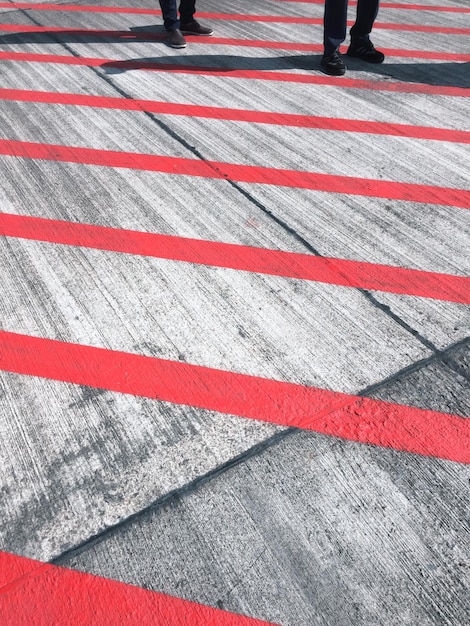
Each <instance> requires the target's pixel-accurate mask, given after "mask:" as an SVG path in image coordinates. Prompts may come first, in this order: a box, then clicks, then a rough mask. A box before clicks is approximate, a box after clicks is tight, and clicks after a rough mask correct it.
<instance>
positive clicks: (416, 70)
mask: <svg viewBox="0 0 470 626" xmlns="http://www.w3.org/2000/svg"><path fill="white" fill-rule="evenodd" d="M165 36H166V33H165V31H164V29H163V27H162V26H161V25H155V26H137V27H132V28H131V29H130V30H124V31H97V32H96V33H93V31H90V30H80V29H77V30H71V31H65V32H60V31H59V32H54V31H53V30H51V31H50V32H43V31H38V32H25V33H8V34H5V35H0V45H1V44H26V43H35V44H41V43H44V44H47V43H51V40H53V41H55V42H57V43H77V42H80V41H81V40H82V39H86V40H87V41H88V42H90V43H104V42H106V41H107V42H110V41H112V42H125V41H140V42H145V41H148V42H163V40H164V38H165ZM188 43H189V46H190V45H191V39H190V38H188ZM320 58H321V56H320V55H312V54H303V55H287V56H286V55H284V56H272V57H258V58H256V57H246V56H237V55H220V54H219V55H218V54H194V55H188V54H187V52H186V51H185V52H182V53H180V54H178V55H174V56H168V55H165V56H161V57H145V58H140V59H132V60H128V61H109V62H107V63H103V65H102V67H103V68H105V69H106V70H107V71H109V72H113V73H116V72H124V71H127V70H135V69H139V67H140V68H141V69H150V68H151V66H152V65H156V66H161V65H163V64H168V65H170V66H171V68H173V67H175V66H177V65H183V66H184V67H185V69H188V67H194V70H195V71H197V70H198V69H204V70H205V71H210V70H213V71H214V72H221V71H222V72H232V71H237V70H242V71H243V70H261V71H263V70H266V71H269V70H271V71H282V70H292V69H298V70H305V71H312V70H313V71H320ZM344 60H345V63H346V65H347V67H348V73H347V76H351V74H352V73H354V72H359V71H360V72H368V73H374V74H377V75H379V76H384V77H387V78H392V79H394V80H397V81H400V82H411V83H421V84H427V85H435V86H444V87H461V88H469V87H470V63H457V62H445V63H441V62H435V63H420V62H417V63H391V62H390V61H389V60H387V59H386V60H385V63H384V64H383V65H371V64H368V63H364V62H361V61H360V60H358V59H351V58H349V57H347V56H344ZM169 69H170V68H169Z"/></svg>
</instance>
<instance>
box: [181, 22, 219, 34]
mask: <svg viewBox="0 0 470 626" xmlns="http://www.w3.org/2000/svg"><path fill="white" fill-rule="evenodd" d="M180 28H181V32H182V33H183V34H185V35H205V36H206V37H210V36H211V35H213V34H214V31H213V30H212V28H209V26H203V25H202V24H199V22H197V21H196V20H193V21H192V22H189V23H188V24H181V26H180Z"/></svg>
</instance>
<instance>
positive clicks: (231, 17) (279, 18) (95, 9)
mask: <svg viewBox="0 0 470 626" xmlns="http://www.w3.org/2000/svg"><path fill="white" fill-rule="evenodd" d="M0 8H9V9H15V8H17V9H23V10H25V9H30V10H34V11H76V12H87V13H126V14H129V13H130V14H135V15H137V14H138V15H161V11H159V10H158V9H141V8H132V7H107V6H94V5H85V4H68V5H67V4H48V3H38V4H34V3H33V4H32V3H28V2H0ZM198 17H200V18H201V19H211V20H223V21H242V22H266V23H280V24H316V25H323V18H322V17H298V16H290V15H246V14H240V13H207V12H203V11H198ZM353 23H354V21H349V22H348V24H349V25H352V24H353ZM374 28H375V29H379V28H381V29H385V30H405V31H413V32H423V33H445V34H449V35H450V34H452V35H468V34H470V28H455V27H450V26H449V27H448V26H428V25H426V24H393V23H381V22H375V24H374Z"/></svg>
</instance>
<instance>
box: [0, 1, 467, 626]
mask: <svg viewBox="0 0 470 626" xmlns="http://www.w3.org/2000/svg"><path fill="white" fill-rule="evenodd" d="M83 4H87V5H88V4H90V3H89V1H87V2H83ZM101 4H102V5H103V6H104V4H110V3H96V6H97V8H99V7H100V6H101ZM112 4H113V5H114V6H116V7H117V6H122V7H127V6H129V3H128V2H127V1H126V0H117V2H114V1H113V3H112ZM426 4H433V5H435V6H436V7H437V6H440V5H443V4H444V5H447V6H457V7H458V6H461V4H459V3H456V2H449V1H448V0H428V1H427V2H426ZM132 6H133V8H137V7H149V6H152V8H158V4H155V3H154V4H151V5H150V4H149V3H148V2H147V1H146V0H137V2H135V3H133V5H132ZM198 7H199V10H200V12H206V13H211V12H212V13H244V12H246V13H248V14H252V15H253V14H256V15H289V16H297V17H299V18H300V17H316V18H317V19H318V18H321V15H322V12H323V8H322V6H321V4H317V3H306V2H298V3H295V2H274V1H273V0H260V2H257V3H256V4H253V3H252V2H247V1H245V0H239V1H238V2H237V3H235V4H233V3H227V2H220V1H219V0H217V1H216V0H198ZM1 12H2V20H1V21H2V23H3V24H18V28H15V30H16V31H17V32H16V33H15V32H11V31H7V30H3V31H2V30H0V46H1V47H2V51H6V52H8V53H10V52H26V53H29V54H33V55H43V54H51V55H60V56H62V57H64V59H63V60H72V58H74V57H95V58H98V59H102V62H101V63H99V64H98V65H97V66H96V67H93V68H90V67H85V66H79V65H71V64H66V63H62V64H61V63H42V62H40V61H41V59H40V57H34V62H33V61H32V60H31V61H30V62H27V61H26V60H25V59H24V60H19V59H17V60H5V59H2V60H1V72H2V73H1V77H2V85H1V87H2V88H3V89H5V88H6V89H8V88H9V89H21V90H26V89H29V90H37V91H42V92H48V91H50V92H56V93H57V92H58V93H61V92H65V93H71V94H90V95H98V96H105V97H113V98H121V99H134V100H155V101H162V102H168V103H176V104H178V103H180V104H197V105H201V106H205V107H220V108H227V107H229V108H238V109H247V110H253V111H274V112H280V113H290V114H294V115H316V116H329V117H333V118H338V119H341V118H346V119H356V120H365V121H367V120H371V121H378V122H387V123H395V124H411V125H422V126H427V127H436V128H447V129H454V130H459V131H460V130H469V129H470V127H469V123H468V120H469V119H470V117H469V114H468V98H467V97H463V96H464V94H463V93H461V92H459V93H461V95H460V97H457V96H450V95H439V94H437V93H432V91H433V89H432V88H433V87H435V86H443V87H459V88H468V87H469V86H470V83H469V75H468V63H465V62H455V61H453V60H449V59H447V60H446V59H445V55H446V54H448V53H452V54H462V55H464V54H468V44H467V39H468V37H465V36H462V35H455V34H452V33H451V32H448V33H445V32H427V33H424V32H418V31H417V30H416V32H412V31H409V30H408V31H405V30H400V29H399V26H398V27H397V29H387V28H377V29H376V30H375V31H374V42H375V43H376V44H377V46H378V47H381V46H383V47H384V48H394V49H402V50H410V51H411V52H410V53H409V54H408V55H407V53H406V52H403V53H402V52H399V53H396V54H393V55H389V57H388V58H387V61H386V63H385V64H384V65H382V66H380V67H370V66H368V67H365V66H364V65H363V64H361V63H358V62H354V61H352V60H351V62H348V64H349V66H350V67H349V71H348V77H350V78H355V79H356V78H359V79H364V80H369V81H370V80H372V81H377V82H378V83H379V86H381V87H385V86H386V85H388V84H389V83H390V82H392V81H399V82H409V83H410V84H413V85H416V84H421V85H423V89H424V91H429V93H424V94H420V93H405V92H400V91H397V92H385V91H380V90H379V91H377V90H368V89H364V88H355V89H353V88H351V87H350V86H348V87H345V83H344V82H343V84H341V81H340V80H338V81H337V83H336V84H331V85H321V84H302V83H296V84H294V83H287V82H282V81H265V80H252V79H249V78H233V77H232V76H231V70H234V69H251V70H260V71H265V70H276V71H280V72H281V71H282V72H288V73H290V74H295V75H298V76H306V77H308V76H313V75H319V74H318V63H319V59H320V53H319V52H318V51H315V50H312V51H308V52H307V51H305V50H302V49H295V48H294V49H287V50H284V49H282V48H278V49H276V48H263V47H262V46H261V44H260V43H259V42H260V41H261V42H262V41H263V40H266V41H269V40H272V41H277V42H282V41H285V42H291V43H298V44H305V43H307V44H311V43H313V44H319V43H321V39H322V33H321V25H320V24H316V25H310V24H295V23H291V24H286V23H282V22H270V23H268V22H261V21H249V20H235V19H232V20H224V19H215V18H214V19H211V18H204V21H207V22H208V23H211V25H212V26H213V27H214V28H215V31H216V32H215V36H214V38H213V39H212V40H211V42H207V41H204V40H199V41H198V40H196V41H190V42H189V44H188V47H187V48H186V49H185V50H183V51H178V52H176V51H175V50H171V49H169V48H168V47H166V46H165V45H164V43H162V42H158V41H154V40H150V38H147V40H145V38H143V39H142V38H137V37H134V38H129V37H126V36H121V35H116V34H110V36H109V37H105V38H103V37H101V36H98V35H94V36H92V37H87V36H85V34H84V33H81V34H80V33H75V34H74V33H55V34H50V35H45V34H44V33H42V34H38V33H37V32H36V33H34V32H27V31H28V29H27V28H26V27H28V26H34V27H38V26H41V25H44V26H52V27H54V26H57V27H63V28H75V29H77V30H80V29H102V30H109V31H122V30H124V31H125V30H126V29H129V33H134V34H136V33H139V36H142V31H141V30H139V29H142V28H150V29H152V31H153V32H159V33H162V26H161V23H162V21H161V18H160V17H159V16H153V15H139V14H137V13H135V14H124V13H100V12H99V11H97V12H93V13H92V12H84V11H83V12H80V11H77V12H69V11H54V10H48V11H43V10H34V9H28V10H12V9H1ZM353 13H354V11H351V16H352V15H353ZM379 22H383V23H387V22H388V23H394V24H397V25H400V24H415V25H418V26H419V25H420V24H423V23H426V24H427V25H434V26H440V27H444V28H446V27H450V28H452V27H453V28H457V27H460V28H462V27H465V25H466V24H468V22H469V16H468V14H458V13H451V12H449V13H446V12H442V11H436V12H435V13H433V12H429V11H412V10H406V9H402V10H398V9H392V8H383V9H382V10H381V13H380V18H379ZM22 25H23V31H22ZM469 26H470V25H469ZM218 37H219V38H222V37H224V38H231V39H232V40H233V39H236V38H240V39H245V40H246V39H251V40H256V41H254V42H253V45H251V46H249V47H247V46H237V45H236V41H235V42H233V43H232V45H228V44H227V43H222V42H220V41H219V42H217V39H216V38H218ZM412 50H418V51H420V50H423V51H429V52H431V53H433V54H434V58H430V59H419V58H415V56H416V53H413V52H412ZM438 53H442V55H441V58H439V55H438ZM403 54H404V55H407V56H403ZM139 59H140V60H142V59H143V60H154V61H162V62H167V63H175V64H178V63H179V64H183V65H189V64H193V65H194V64H197V65H204V66H206V67H208V66H212V67H224V68H226V70H227V71H226V74H225V75H224V76H218V75H209V74H204V75H202V74H197V73H193V74H190V73H185V74H180V73H174V72H165V73H163V72H151V71H145V70H143V69H141V70H139V69H132V70H130V69H128V68H126V67H120V68H116V66H115V65H114V66H113V64H112V62H113V61H116V60H134V61H138V60H139ZM51 60H52V59H51ZM55 60H60V58H56V59H55ZM107 62H111V64H110V63H107ZM72 100H73V99H72ZM0 117H1V124H0V139H7V140H21V141H26V142H44V143H45V144H59V145H69V146H81V147H84V148H92V149H97V150H99V149H101V150H116V151H117V152H126V151H127V152H135V153H149V154H156V155H166V156H171V157H183V158H190V159H196V160H202V159H205V160H208V159H212V160H219V161H227V162H230V163H243V164H247V165H253V166H260V167H271V168H278V169H280V168H291V169H294V170H298V171H303V170H305V171H312V172H320V173H327V174H333V175H341V176H356V177H364V178H367V177H369V178H374V179H377V180H382V181H383V180H391V181H398V182H399V181H402V182H412V183H415V184H424V185H435V186H443V187H449V188H450V187H457V188H461V189H467V188H468V182H469V179H468V171H469V168H470V163H469V156H468V147H467V145H463V144H461V143H457V142H443V141H437V140H422V139H411V138H406V137H390V136H386V135H381V134H361V133H352V132H348V133H346V132H339V131H331V130H320V129H306V128H296V127H290V128H289V127H287V126H283V125H280V124H276V125H272V124H271V125H268V124H261V123H256V124H255V123H249V124H248V123H246V122H244V123H242V122H236V123H235V122H233V121H229V120H215V119H204V118H200V117H194V116H178V115H163V114H151V115H149V114H146V113H144V112H139V111H135V112H130V111H128V112H125V111H119V110H113V109H112V108H111V109H99V108H93V107H77V106H71V105H65V104H62V105H58V104H50V103H49V104H46V103H42V104H41V103H38V102H35V101H34V99H33V101H32V102H14V101H12V100H0ZM0 168H1V179H0V210H1V211H3V212H9V213H14V214H17V215H20V216H38V217H43V218H48V219H52V220H66V221H70V222H77V223H79V224H80V223H84V224H91V225H103V226H112V227H114V228H123V229H129V230H136V231H144V232H150V233H166V234H170V235H175V236H178V237H194V238H198V239H205V240H209V241H220V242H227V243H239V244H244V245H250V246H259V247H262V248H273V249H279V250H285V251H293V252H302V253H309V254H312V255H313V254H318V255H323V256H329V257H334V258H335V257H336V258H338V259H350V260H358V261H365V262H367V263H371V264H374V263H377V264H389V265H392V266H393V265H395V266H398V267H404V268H414V269H419V270H425V271H428V272H442V273H450V274H455V275H459V276H465V275H467V274H468V234H469V233H470V223H469V219H470V213H469V212H468V211H467V210H465V209H464V208H456V207H446V206H439V205H435V204H426V203H423V202H405V201H401V200H391V199H387V198H376V199H374V198H368V197H366V196H353V195H347V194H334V193H326V192H322V191H313V190H302V189H298V188H287V187H279V186H277V185H276V184H274V185H262V184H252V183H239V182H236V181H225V180H216V179H206V178H202V177H198V178H193V177H190V176H172V175H170V174H163V173H159V172H149V171H138V170H128V169H121V168H112V167H98V166H93V165H85V164H81V163H65V162H51V161H43V160H40V159H24V158H23V159H20V158H15V157H14V156H3V155H2V156H0ZM0 259H1V260H0V285H1V289H0V330H2V331H10V332H14V333H25V334H27V335H31V336H35V337H43V338H54V339H59V340H62V341H70V342H76V343H80V344H85V345H93V346H101V347H105V348H111V349H114V350H123V351H125V352H129V353H134V354H141V355H146V356H153V357H157V358H165V359H170V360H174V361H183V362H187V363H193V364H199V365H206V366H209V367H214V368H220V369H226V370H231V371H234V372H244V373H248V374H253V375H257V376H266V377H271V378H274V379H276V380H284V381H291V382H299V383H301V384H305V385H312V386H319V387H322V388H325V389H331V390H334V391H343V392H349V393H357V392H360V391H361V390H364V388H365V387H368V386H374V385H378V386H375V387H374V393H373V397H375V398H377V399H383V400H389V401H392V402H396V403H398V404H409V405H411V406H415V407H420V408H424V409H432V410H435V411H443V412H451V413H453V414H455V415H457V416H463V417H468V414H469V408H470V406H469V393H468V366H469V362H468V343H467V342H466V338H467V337H468V326H469V315H468V309H466V308H465V307H463V306H462V305H458V304H452V303H449V302H444V301H437V300H431V299H426V298H424V297H414V296H405V295H393V294H387V293H384V292H373V293H371V294H369V293H364V292H361V291H359V290H356V289H351V288H346V287H339V286H335V285H328V284H320V283H315V282H307V281H299V280H293V279H287V278H282V277H270V276H261V275H258V274H249V273H246V272H237V271H235V270H229V269H222V268H214V267H210V266H196V265H192V264H189V263H182V262H174V261H170V260H162V259H154V258H151V259H150V258H146V257H140V256H131V255H129V254H122V253H116V252H105V251H100V250H91V249H83V248H82V249H76V248H73V247H71V246H65V245H59V244H54V243H44V242H42V243H41V242H37V241H34V240H32V241H25V240H20V239H15V238H11V237H10V238H5V237H3V238H2V239H1V240H0ZM456 342H460V343H459V344H458V345H457V346H456V347H455V348H453V349H449V346H452V345H454V344H455V343H456ZM439 350H445V352H444V354H439V353H438V351H439ZM0 359H1V355H0ZM423 359H424V360H423ZM0 364H1V360H0ZM406 367H408V368H409V369H408V370H407V373H406V375H400V374H399V372H400V371H401V370H402V368H406ZM384 381H386V384H385V383H384ZM0 447H1V450H0V475H1V476H2V486H1V492H0V493H1V494H2V498H1V504H0V515H1V517H2V520H3V521H4V523H3V525H2V527H1V533H2V534H1V536H0V548H1V549H4V550H11V551H13V552H16V553H18V554H24V555H27V556H31V557H35V558H39V559H43V560H47V559H51V558H54V557H56V558H57V560H58V561H59V562H61V563H62V564H65V565H68V566H71V567H76V568H78V569H83V570H86V571H91V572H93V573H96V574H101V575H104V576H110V577H113V578H117V579H120V580H124V581H127V582H130V583H133V584H138V585H142V586H147V587H149V588H152V589H158V590H161V591H164V592H166V593H172V594H175V595H178V596H182V597H187V598H190V599H193V600H196V601H198V602H206V603H208V604H211V605H213V606H222V607H225V608H228V609H230V610H233V611H235V612H241V613H245V614H249V615H253V616H257V617H262V618H264V619H269V620H273V621H276V622H280V623H282V624H286V625H287V624H293V625H294V624H295V626H298V625H302V624H305V625H310V624H317V623H318V624H328V625H330V624H338V625H340V624H341V626H343V624H354V625H356V624H368V625H369V624H377V625H378V624H381V625H382V624H384V625H387V626H388V624H390V623H395V622H397V623H398V622H399V623H400V624H406V625H409V626H414V625H415V624H420V625H421V624H423V625H428V624H429V625H433V626H434V625H437V624H439V625H440V624H448V625H449V626H450V625H452V626H456V625H458V626H460V625H461V624H462V626H463V624H465V623H466V621H465V620H466V615H467V613H466V611H467V610H468V609H469V608H470V607H469V606H468V599H467V596H466V595H465V587H466V586H467V587H468V583H469V581H468V554H469V547H470V546H469V545H468V536H469V533H468V530H469V529H468V511H467V508H468V507H467V504H466V500H467V497H466V493H467V491H468V471H467V468H466V467H465V466H463V465H458V464H457V463H453V462H450V461H442V460H437V459H433V458H426V457H420V456H418V455H412V454H408V453H402V452H399V451H391V450H388V449H384V448H379V447H372V446H366V445H363V444H357V443H352V442H345V441H343V440H341V439H338V438H333V437H324V436H321V435H317V434H313V433H309V434H307V433H299V432H295V433H292V432H291V431H289V432H286V431H283V430H282V429H281V428H279V427H275V426H273V425H271V424H266V423H261V422H255V421H253V420H247V419H243V418H239V417H233V416H227V415H223V414H220V413H216V412H212V411H208V410H204V409H199V408H194V407H184V406H180V405H176V404H170V403H168V402H160V401H156V400H148V399H142V398H139V397H134V396H130V395H124V394H120V393H117V392H111V391H105V390H101V389H97V388H91V387H81V386H79V385H72V384H69V383H66V382H60V381H52V380H47V379H41V378H33V377H29V376H25V375H18V374H12V373H8V372H5V371H1V375H0ZM230 468H231V469H230ZM169 494H173V495H172V497H171V498H170V499H168V495H169ZM132 520H133V521H132ZM110 529H113V530H112V531H110ZM99 533H102V536H101V538H102V539H103V541H101V543H98V542H96V543H94V542H93V540H92V538H93V537H94V536H95V535H96V534H99ZM77 546H80V549H79V550H78V551H75V552H74V551H73V549H74V548H76V547H77ZM70 550H72V552H70Z"/></svg>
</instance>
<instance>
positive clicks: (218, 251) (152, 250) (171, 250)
mask: <svg viewBox="0 0 470 626" xmlns="http://www.w3.org/2000/svg"><path fill="white" fill-rule="evenodd" d="M0 234H1V235H4V236H7V237H19V238H23V239H33V240H36V241H48V242H52V243H58V244H66V245H71V246H82V247H87V248H94V249H98V250H111V251H113V252H122V253H128V254H138V255H145V256H151V257H156V258H160V259H171V260H173V261H184V262H188V263H197V264H203V265H211V266H216V267H225V268H230V269H235V270H242V271H247V272H257V273H261V274H271V275H274V276H284V277H287V278H299V279H303V280H313V281H318V282H322V283H328V284H335V285H343V286H346V287H359V288H361V289H373V290H377V291H386V292H390V293H400V294H406V295H415V296H421V297H424V298H435V299H438V300H447V301H450V302H459V303H462V304H470V278H466V277H461V276H453V275H450V274H438V273H434V272H423V271H418V270H413V269H407V268H402V267H392V266H388V265H378V264H374V263H365V262H360V261H348V260H345V259H335V258H325V257H317V256H313V255H310V254H298V253H294V252H284V251H281V250H267V249H264V248H255V247H250V246H242V245H236V244H229V243H222V242H216V241H204V240H200V239H189V238H186V237H175V236H171V235H160V234H155V233H143V232H136V231H130V230H124V229H120V228H109V227H104V226H94V225H90V224H77V223H73V222H64V221H58V220H48V219H43V218H38V217H27V216H21V215H12V214H8V213H0Z"/></svg>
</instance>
